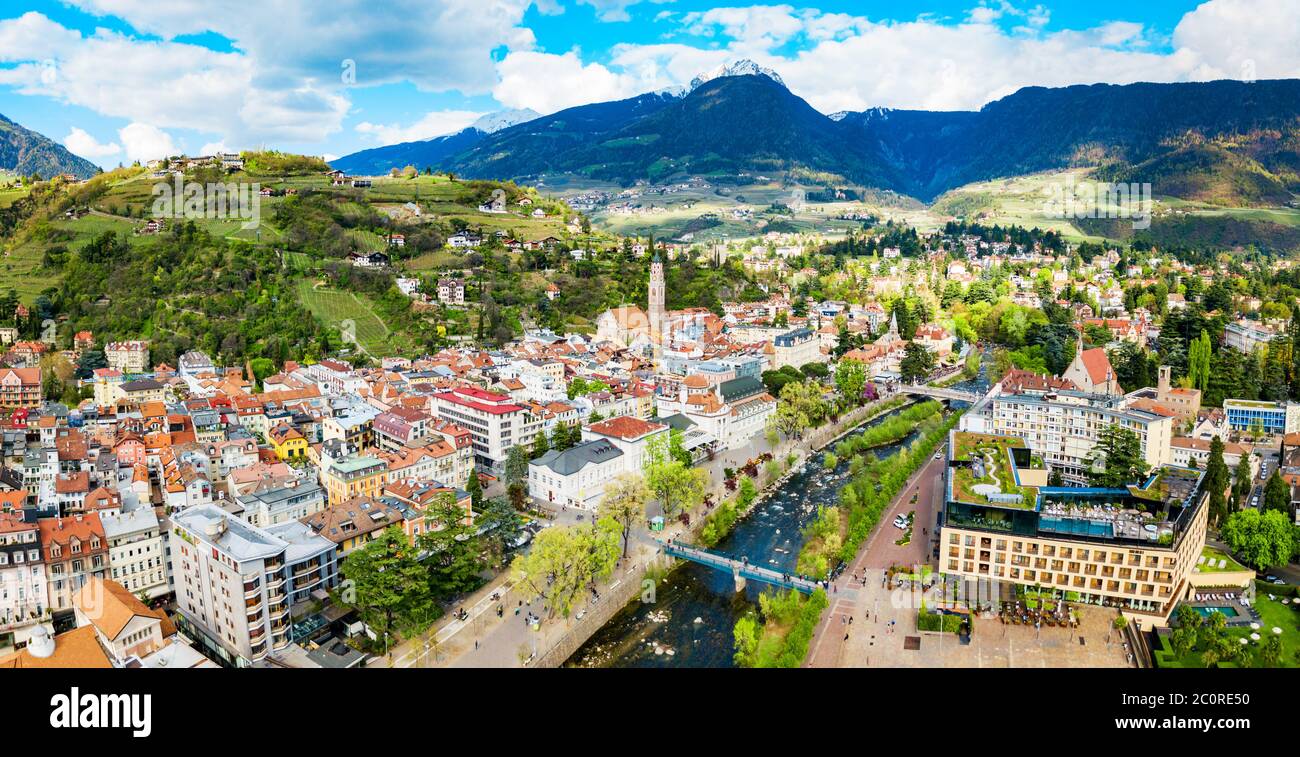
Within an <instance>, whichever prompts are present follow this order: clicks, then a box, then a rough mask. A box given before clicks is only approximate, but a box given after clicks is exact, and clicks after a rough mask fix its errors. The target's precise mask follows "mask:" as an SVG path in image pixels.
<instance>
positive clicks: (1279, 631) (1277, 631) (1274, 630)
mask: <svg viewBox="0 0 1300 757" xmlns="http://www.w3.org/2000/svg"><path fill="white" fill-rule="evenodd" d="M1273 633H1282V629H1281V628H1278V627H1277V626H1273Z"/></svg>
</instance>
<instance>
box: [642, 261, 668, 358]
mask: <svg viewBox="0 0 1300 757" xmlns="http://www.w3.org/2000/svg"><path fill="white" fill-rule="evenodd" d="M651 252H652V253H653V255H654V257H653V258H651V260H650V291H649V298H648V300H649V301H648V302H647V307H646V311H647V313H646V315H647V316H649V320H650V324H649V326H650V334H649V336H650V350H651V359H652V360H653V361H654V370H655V373H658V372H659V371H660V369H661V363H660V361H661V359H662V356H663V342H664V333H663V328H664V264H663V261H661V260H660V259H659V253H658V252H657V251H654V250H652V251H651Z"/></svg>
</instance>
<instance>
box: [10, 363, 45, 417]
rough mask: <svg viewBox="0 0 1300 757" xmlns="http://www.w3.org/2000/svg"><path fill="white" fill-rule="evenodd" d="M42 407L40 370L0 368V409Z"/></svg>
mask: <svg viewBox="0 0 1300 757" xmlns="http://www.w3.org/2000/svg"><path fill="white" fill-rule="evenodd" d="M40 406H41V369H40V368H0V408H18V407H40Z"/></svg>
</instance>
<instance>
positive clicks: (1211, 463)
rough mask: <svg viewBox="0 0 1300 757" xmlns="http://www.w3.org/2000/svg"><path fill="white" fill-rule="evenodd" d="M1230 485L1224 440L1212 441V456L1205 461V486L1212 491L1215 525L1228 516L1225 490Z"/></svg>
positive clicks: (1216, 438) (1212, 517)
mask: <svg viewBox="0 0 1300 757" xmlns="http://www.w3.org/2000/svg"><path fill="white" fill-rule="evenodd" d="M1227 486H1228V465H1227V463H1225V462H1224V461H1223V440H1222V439H1220V438H1219V437H1217V436H1215V437H1214V439H1212V440H1211V441H1210V457H1209V460H1207V461H1206V463H1205V488H1206V489H1207V490H1208V491H1209V492H1210V521H1211V522H1212V523H1214V524H1215V525H1218V524H1220V523H1222V522H1223V519H1224V518H1226V517H1228V506H1227V502H1226V501H1225V500H1224V490H1225V489H1226V488H1227Z"/></svg>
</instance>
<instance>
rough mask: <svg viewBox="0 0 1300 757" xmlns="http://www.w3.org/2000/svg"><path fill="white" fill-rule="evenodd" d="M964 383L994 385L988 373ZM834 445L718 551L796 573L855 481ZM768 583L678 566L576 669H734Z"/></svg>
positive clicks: (575, 662) (583, 652) (574, 662)
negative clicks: (825, 509)
mask: <svg viewBox="0 0 1300 757" xmlns="http://www.w3.org/2000/svg"><path fill="white" fill-rule="evenodd" d="M955 386H956V388H961V389H975V390H977V391H978V390H981V388H987V382H986V381H984V376H983V371H981V375H980V376H979V377H977V378H975V379H972V380H970V381H963V382H960V383H959V384H956V385H955ZM897 412H898V410H894V411H892V412H890V413H887V414H885V415H884V416H881V417H880V418H876V419H873V420H871V421H868V422H867V423H865V424H863V425H862V426H859V427H858V428H856V429H854V430H853V431H852V432H851V435H856V434H860V433H861V432H862V431H863V430H864V429H866V428H869V427H871V426H874V425H876V424H877V423H880V422H882V421H883V420H885V419H886V418H889V417H892V416H893V415H894V414H895V413H897ZM915 437H916V434H915V433H913V434H910V435H909V436H908V437H907V438H905V439H904V440H902V441H901V442H897V443H895V444H890V445H886V446H883V447H877V448H876V449H874V450H872V452H874V453H875V454H876V456H877V457H887V456H889V455H892V454H894V453H895V452H896V451H898V449H899V448H900V447H903V446H906V445H908V444H910V443H911V442H912V441H913V440H914V439H915ZM834 446H835V445H834V444H832V445H830V447H828V448H827V449H824V450H822V451H821V452H818V453H817V454H816V455H814V456H813V457H812V458H811V459H810V460H809V462H808V463H807V464H806V465H805V466H804V467H803V469H802V470H799V471H797V472H796V473H795V474H794V475H792V476H791V477H790V478H789V479H788V480H787V481H786V482H785V484H783V485H782V486H781V487H780V488H779V489H777V490H776V491H775V492H773V494H772V495H771V496H770V497H768V498H767V499H765V500H764V501H763V502H761V503H760V504H759V505H758V506H757V507H756V508H755V509H754V512H753V513H751V514H750V515H749V516H748V517H746V518H744V519H743V520H741V521H740V522H738V523H737V524H736V526H735V528H734V529H733V530H732V532H731V534H729V535H728V536H727V537H726V538H724V539H723V540H722V541H721V542H720V543H719V544H718V545H717V546H716V547H715V549H717V550H720V551H722V552H726V553H728V554H730V555H733V556H746V557H748V558H749V561H750V562H751V563H757V564H763V565H767V566H768V567H771V568H774V569H777V570H783V571H789V572H794V568H795V562H796V560H797V559H798V556H799V548H800V547H801V546H802V543H803V536H802V530H803V528H804V526H806V525H807V524H808V522H809V521H810V520H811V519H812V518H813V516H814V515H815V514H816V511H817V507H818V505H833V504H835V503H836V502H837V495H838V492H839V489H840V487H841V486H843V484H844V483H845V481H846V480H847V479H848V471H849V461H848V460H842V461H840V463H839V465H837V466H836V468H835V470H833V471H828V470H825V467H824V465H823V462H822V460H823V458H824V457H825V456H826V453H827V452H828V451H830V450H831V449H833V448H834ZM763 589H764V585H763V584H760V583H758V582H754V581H751V582H749V585H748V586H747V587H746V588H745V591H744V592H742V593H737V592H736V591H735V586H734V584H733V582H732V577H731V574H730V573H724V572H722V571H718V570H713V569H711V568H707V567H704V566H702V565H698V564H695V563H686V564H685V565H683V566H681V567H679V568H677V569H676V570H674V571H672V572H671V573H670V574H668V576H667V577H666V578H664V579H663V580H662V581H660V582H659V585H658V587H657V591H656V596H655V601H654V602H651V603H642V602H640V601H633V602H632V603H631V604H629V605H628V606H627V607H624V608H623V609H622V610H620V611H619V612H618V613H617V614H616V615H614V617H613V618H611V619H610V621H609V622H608V623H606V624H605V625H604V626H602V627H601V628H600V629H599V630H598V631H596V633H595V634H593V635H592V637H591V638H590V639H588V640H587V642H586V643H585V644H583V645H582V646H581V647H579V648H578V651H576V652H575V653H574V654H573V656H572V657H570V658H569V660H568V661H567V662H566V663H565V665H566V666H570V667H659V668H667V667H687V668H719V667H732V666H733V664H734V663H733V661H732V651H733V650H732V633H731V631H732V627H733V626H734V625H735V623H736V620H738V619H739V618H740V617H741V616H742V615H744V614H745V613H746V612H747V611H749V610H750V609H751V608H753V607H754V606H755V605H756V604H757V602H758V595H759V594H760V593H761V592H762V591H763Z"/></svg>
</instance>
